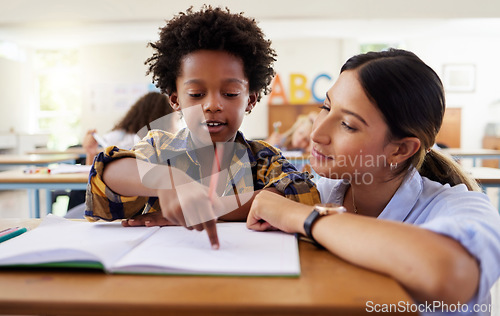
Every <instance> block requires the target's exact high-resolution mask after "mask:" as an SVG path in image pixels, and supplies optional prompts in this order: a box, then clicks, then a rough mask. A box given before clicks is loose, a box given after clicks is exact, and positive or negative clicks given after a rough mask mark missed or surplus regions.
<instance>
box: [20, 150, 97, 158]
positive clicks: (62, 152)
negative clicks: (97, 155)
mask: <svg viewBox="0 0 500 316" xmlns="http://www.w3.org/2000/svg"><path fill="white" fill-rule="evenodd" d="M26 154H28V155H67V154H73V155H78V157H79V158H85V156H86V155H87V154H86V153H85V149H83V147H72V148H68V149H65V150H55V149H48V148H38V149H35V150H32V151H28V152H26Z"/></svg>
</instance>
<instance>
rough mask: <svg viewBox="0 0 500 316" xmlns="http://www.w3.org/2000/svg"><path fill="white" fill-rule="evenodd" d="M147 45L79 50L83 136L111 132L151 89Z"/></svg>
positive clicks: (138, 44)
mask: <svg viewBox="0 0 500 316" xmlns="http://www.w3.org/2000/svg"><path fill="white" fill-rule="evenodd" d="M151 54H152V51H151V49H150V48H147V45H146V43H143V42H137V43H135V42H134V43H115V44H103V45H89V46H84V47H82V48H81V49H80V59H81V65H82V89H83V107H84V108H83V115H82V135H83V133H85V131H87V129H91V128H96V129H97V130H98V132H99V133H102V134H104V133H106V132H108V131H109V130H111V129H112V128H113V126H114V124H115V123H116V122H117V121H118V120H119V119H121V118H122V117H123V115H124V114H125V113H126V112H127V110H128V109H129V107H130V106H131V105H132V104H133V103H134V102H135V101H136V100H137V99H138V98H139V97H140V96H141V95H143V94H145V93H146V92H147V91H148V89H149V88H150V87H149V86H150V84H151V76H146V70H147V67H146V66H145V65H144V61H145V60H146V59H147V58H148V57H150V56H151Z"/></svg>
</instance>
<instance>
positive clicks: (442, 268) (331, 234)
mask: <svg viewBox="0 0 500 316" xmlns="http://www.w3.org/2000/svg"><path fill="white" fill-rule="evenodd" d="M313 236H314V237H315V239H316V240H317V241H318V242H319V243H321V244H322V245H323V246H325V248H327V249H328V250H330V251H331V252H333V253H335V254H336V255H338V256H339V257H341V258H343V259H345V260H347V261H349V262H351V263H354V264H356V265H359V266H361V267H364V268H368V269H371V270H374V271H377V272H380V273H383V274H387V275H390V276H391V277H393V278H394V279H396V280H398V281H399V282H400V283H401V284H402V285H403V286H404V287H405V288H407V289H408V291H409V292H410V293H411V295H412V296H413V297H414V298H416V299H418V300H422V301H425V300H443V301H445V302H448V303H456V302H458V301H460V302H467V301H468V300H470V299H471V298H472V296H473V295H474V293H475V292H476V290H477V286H478V282H479V281H478V280H479V267H478V264H477V262H476V261H475V259H474V258H473V257H472V256H471V255H470V254H469V253H468V252H467V251H466V250H465V249H464V248H463V247H462V246H461V245H460V244H459V243H458V242H457V241H455V240H453V239H451V238H448V237H446V236H443V235H440V234H437V233H434V232H431V231H428V230H425V229H422V228H419V227H416V226H412V225H409V224H402V223H396V222H389V221H383V220H377V219H374V218H368V217H362V216H356V215H351V214H340V215H334V216H326V217H324V218H322V219H321V220H318V222H317V223H316V224H315V225H314V227H313Z"/></svg>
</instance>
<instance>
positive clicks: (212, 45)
mask: <svg viewBox="0 0 500 316" xmlns="http://www.w3.org/2000/svg"><path fill="white" fill-rule="evenodd" d="M149 46H151V47H152V48H153V49H154V51H155V52H154V54H153V56H152V57H150V58H148V59H147V60H146V62H145V64H146V65H148V66H149V69H148V71H147V74H150V73H152V74H153V83H155V84H156V86H157V87H158V88H159V89H160V90H161V91H162V92H164V93H166V94H168V95H170V94H171V93H172V92H175V91H177V87H176V83H175V82H176V79H177V77H178V76H179V75H180V66H181V62H182V59H183V58H184V57H185V56H186V55H188V54H189V53H192V52H194V51H197V50H201V49H207V50H220V51H226V52H228V53H230V54H232V55H234V56H236V57H239V58H240V59H241V60H242V61H243V67H244V71H245V75H246V77H247V78H248V82H249V89H250V92H254V93H257V101H259V100H260V98H261V96H262V93H264V94H267V93H269V91H270V88H269V85H270V83H271V80H272V79H273V77H274V69H273V63H274V61H275V60H276V59H275V57H276V53H275V51H274V49H272V48H271V41H270V40H266V39H264V34H263V32H262V30H261V29H260V28H259V27H258V26H257V23H256V22H255V20H254V19H249V18H246V17H244V16H243V14H242V13H239V14H233V13H230V11H229V9H227V8H226V9H225V10H223V9H221V8H212V7H211V6H203V8H202V9H201V10H200V11H198V12H193V8H192V7H191V8H189V9H188V10H187V11H186V13H183V12H180V13H179V14H178V15H177V16H175V17H174V18H173V19H171V20H170V21H168V22H167V25H165V26H164V27H163V28H160V39H159V40H158V41H157V42H155V43H149Z"/></svg>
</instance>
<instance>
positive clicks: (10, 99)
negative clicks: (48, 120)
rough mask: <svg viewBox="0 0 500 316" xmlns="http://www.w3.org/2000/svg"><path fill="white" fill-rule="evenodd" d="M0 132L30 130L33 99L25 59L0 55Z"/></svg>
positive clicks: (30, 77) (24, 131)
mask: <svg viewBox="0 0 500 316" xmlns="http://www.w3.org/2000/svg"><path fill="white" fill-rule="evenodd" d="M0 72H1V74H0V133H2V134H4V133H11V132H21V133H27V132H30V131H31V129H30V127H32V125H31V124H30V122H29V111H30V109H31V106H32V101H33V99H34V97H35V96H34V94H33V92H32V91H33V90H34V87H33V80H32V75H31V74H32V72H31V68H30V67H29V64H28V63H27V62H26V61H17V60H12V59H7V58H3V57H0Z"/></svg>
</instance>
